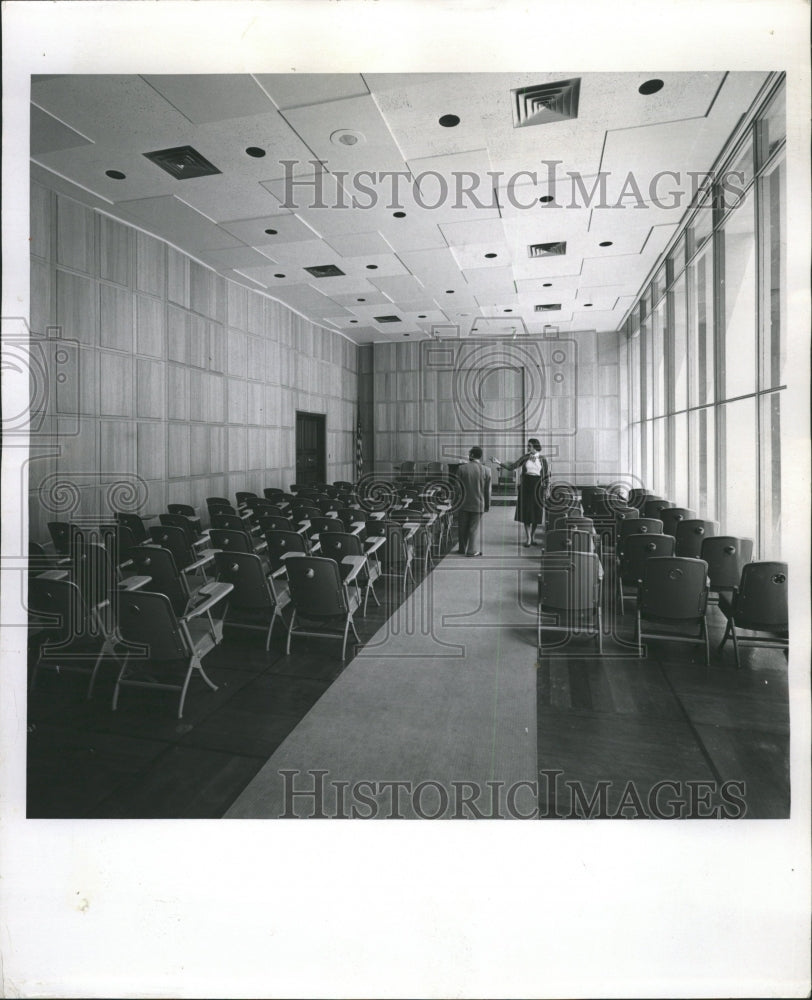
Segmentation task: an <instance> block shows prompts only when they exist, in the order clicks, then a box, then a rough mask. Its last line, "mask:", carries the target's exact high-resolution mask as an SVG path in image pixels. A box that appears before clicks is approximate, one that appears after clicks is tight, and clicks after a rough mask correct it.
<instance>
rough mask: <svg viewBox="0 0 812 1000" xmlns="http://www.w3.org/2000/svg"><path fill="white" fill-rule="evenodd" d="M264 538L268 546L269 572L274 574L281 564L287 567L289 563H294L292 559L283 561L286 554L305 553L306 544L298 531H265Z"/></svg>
mask: <svg viewBox="0 0 812 1000" xmlns="http://www.w3.org/2000/svg"><path fill="white" fill-rule="evenodd" d="M264 537H265V541H266V543H267V545H268V559H269V560H270V563H271V570H272V571H274V572H275V571H276V570H278V569H279V567H280V566H282V565H283V564H284V565H285V566H289V565H290V563H291V562H296V560H294V559H291V560H287V559H283V556H286V555H287V554H288V552H302V553H306V552H307V544H306V543H305V540H304V538H302V536H301V535H300V534H299V532H298V531H279V530H272V531H266V532H265V535H264Z"/></svg>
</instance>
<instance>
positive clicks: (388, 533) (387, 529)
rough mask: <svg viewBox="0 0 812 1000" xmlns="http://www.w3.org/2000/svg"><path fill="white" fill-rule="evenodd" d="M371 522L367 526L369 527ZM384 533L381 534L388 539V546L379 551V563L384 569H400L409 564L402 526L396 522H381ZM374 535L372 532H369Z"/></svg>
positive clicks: (383, 546)
mask: <svg viewBox="0 0 812 1000" xmlns="http://www.w3.org/2000/svg"><path fill="white" fill-rule="evenodd" d="M369 523H370V522H369V521H368V522H367V525H369ZM378 523H379V524H381V525H383V531H382V532H379V534H382V535H383V536H384V537H385V538H386V544H385V545H382V546H381V547H380V548H379V549H378V561H379V562H380V564H381V565H382V566H384V567H387V568H389V567H399V566H403V565H405V564H406V563H407V562H408V550H407V547H406V536H405V534H404V531H403V528H402V526H401V525H399V524H396V523H395V522H394V521H379V522H378ZM368 534H369V535H372V532H368Z"/></svg>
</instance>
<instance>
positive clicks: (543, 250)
mask: <svg viewBox="0 0 812 1000" xmlns="http://www.w3.org/2000/svg"><path fill="white" fill-rule="evenodd" d="M566 252H567V243H566V241H559V242H558V243H531V244H530V246H529V247H528V248H527V256H528V257H560V256H562V254H565V253H566Z"/></svg>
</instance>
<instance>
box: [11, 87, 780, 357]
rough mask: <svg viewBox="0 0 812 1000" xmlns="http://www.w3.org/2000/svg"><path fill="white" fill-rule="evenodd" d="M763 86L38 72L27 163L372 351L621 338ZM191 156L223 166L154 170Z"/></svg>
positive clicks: (124, 219) (61, 183)
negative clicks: (468, 341)
mask: <svg viewBox="0 0 812 1000" xmlns="http://www.w3.org/2000/svg"><path fill="white" fill-rule="evenodd" d="M766 78H767V74H765V73H751V72H740V73H727V74H725V73H665V74H662V73H660V74H657V73H577V72H572V73H566V74H562V73H555V74H545V73H519V74H503V73H478V74H463V73H456V74H439V73H438V74H417V73H415V74H363V75H360V74H359V75H355V74H318V75H306V74H297V73H291V74H272V75H262V74H254V75H249V74H245V75H195V76H183V75H176V76H103V75H77V76H69V75H53V76H35V77H33V78H32V83H31V99H32V114H31V157H32V161H33V163H34V164H36V165H37V167H36V168H35V175H36V171H37V170H38V169H42V170H45V171H48V172H49V173H50V175H51V180H52V182H54V183H57V184H59V185H61V187H62V189H64V190H70V191H72V192H73V193H75V194H77V195H78V196H80V197H82V198H84V199H85V200H87V201H89V202H90V203H91V204H93V205H95V206H96V207H99V208H101V209H102V210H103V211H105V212H107V213H108V214H110V215H112V216H114V217H116V218H119V219H122V220H123V221H125V222H128V223H131V224H134V225H136V226H138V227H139V228H141V229H144V230H146V231H147V232H150V233H153V234H155V235H156V236H159V237H162V238H163V239H166V240H168V241H169V242H171V243H172V244H174V245H175V246H177V247H179V248H180V249H182V250H184V251H186V252H187V253H189V254H190V255H192V256H193V257H195V258H196V259H198V260H200V261H202V262H204V263H206V264H208V265H210V266H211V267H213V268H215V269H216V270H217V271H219V272H220V273H222V274H224V275H226V276H227V277H229V278H231V279H233V280H236V281H240V282H242V283H243V284H245V285H248V286H249V287H251V288H256V289H260V290H262V291H263V292H265V293H267V294H268V295H269V296H271V297H273V298H274V299H278V300H279V301H281V302H283V303H286V304H287V305H288V306H290V307H291V308H292V309H294V310H295V311H296V312H298V313H300V314H302V315H304V316H306V317H307V318H308V319H310V320H312V321H313V322H315V323H318V324H320V325H322V326H324V327H327V328H329V329H333V330H338V331H340V332H341V333H343V334H345V335H346V336H347V337H349V338H350V339H352V340H353V341H355V342H356V343H368V342H372V341H390V340H398V339H400V338H402V337H404V336H410V337H414V338H420V337H426V336H431V335H433V334H436V333H441V334H442V335H444V336H449V335H460V336H471V335H472V334H473V335H483V334H487V335H491V334H512V333H517V334H522V333H525V332H527V333H531V334H532V333H540V332H542V330H543V328H544V326H545V325H547V324H550V325H553V326H554V327H556V328H557V329H558V330H560V331H562V332H571V331H574V330H585V329H597V330H598V331H599V332H610V331H613V330H616V329H617V328H618V326H619V325H620V322H621V321H622V319H623V317H624V315H625V313H626V310H627V309H628V308H629V306H630V305H631V304H632V302H633V300H634V298H635V296H636V295H637V293H638V292H639V290H640V288H641V285H642V283H643V282H644V280H645V278H646V276H647V274H648V273H649V271H650V270H651V268H652V267H653V265H654V264H655V263H656V261H657V259H658V258H659V256H660V255H661V254H662V252H663V250H664V249H665V247H666V245H667V244H668V242H669V240H670V239H671V237H672V236H673V234H674V231H675V229H676V227H677V224H678V222H679V220H680V218H681V217H682V215H683V214H684V212H685V209H686V207H687V205H688V202H689V200H690V195H691V191H692V185H693V184H694V183H695V181H694V179H693V178H692V177H691V172H695V173H696V172H701V171H704V170H708V169H709V168H710V167H711V166H712V164H713V163H714V160H715V159H716V157H717V156H718V154H719V152H720V150H721V149H722V147H723V145H724V143H725V141H726V139H727V138H728V136H729V135H730V133H731V132H732V131H733V129H734V128H735V126H736V124H737V123H738V121H739V119H740V117H741V115H742V114H743V113H744V112H746V110H747V109H748V107H749V106H750V104H751V103H752V101H753V100H754V98H755V97H756V95H757V93H758V91H759V89H760V87H761V86H762V84H763V83H764V81H765V79H766ZM653 79H657V80H658V81H660V82H661V83H662V86H660V87H659V89H655V87H654V86H651V87H647V86H646V84H647V83H648V81H651V80H653ZM641 87H642V89H643V92H642V93H641V90H640V88H641ZM528 88H533V89H530V90H528ZM535 88H537V92H534V89H535ZM649 89H650V90H652V91H654V92H652V93H648V94H647V93H645V91H646V90H649ZM517 92H518V93H517ZM573 111H575V112H576V116H575V117H572V113H573ZM520 114H522V115H526V116H527V120H526V123H525V124H521V125H517V124H516V118H517V116H519V115H520ZM446 116H453V118H451V119H450V120H449V119H448V118H447V117H446ZM455 118H456V119H458V121H456V122H455V121H454V119H455ZM441 119H443V123H441V121H440V120H441ZM521 120H523V119H522V118H519V121H521ZM184 146H191V147H193V149H194V150H195V151H196V152H197V153H199V154H200V155H201V156H202V157H203V158H205V160H207V161H209V163H210V164H211V165H213V166H214V167H215V168H216V169H217V171H218V172H217V173H214V174H211V175H209V176H197V177H191V176H183V177H182V178H180V179H178V178H176V177H173V176H171V175H170V174H169V173H166V172H165V171H164V170H162V169H161V168H160V167H159V166H157V165H156V164H155V163H154V162H152V161H151V160H150V159H148V158H147V157H146V156H145V155H144V154H145V153H150V152H154V151H158V150H165V149H176V148H178V147H184ZM246 150H250V151H251V152H246ZM252 154H253V155H252ZM285 161H287V165H285ZM314 161H319V162H318V163H317V164H315V165H314ZM185 169H186V170H187V171H188V170H189V166H188V164H187V165H186V167H185ZM108 171H114V172H117V173H118V174H121V175H124V176H123V177H111V176H108ZM362 171H364V172H366V173H361V172H362ZM398 172H400V173H398ZM663 172H667V173H663ZM54 175H55V176H54ZM601 175H602V176H603V180H602V181H600V182H599V177H600V176H601ZM658 176H659V179H657V178H658ZM596 184H598V187H597V188H596V189H595V191H594V194H591V192H592V190H593V187H594V185H596ZM601 184H604V185H605V188H604V189H603V191H604V193H603V194H602V188H601V186H600V185H601ZM395 185H396V187H395ZM74 186H76V187H74ZM393 187H394V190H393ZM77 188H78V189H81V190H77ZM393 195H394V198H393ZM539 199H545V200H544V201H540V200H539ZM353 202H354V203H353ZM396 212H397V213H398V214H397V215H396V214H395V213H396ZM404 213H405V214H404ZM531 246H535V247H537V249H536V251H534V252H533V253H532V254H531V251H530V249H529V248H530V247H531ZM328 265H332V266H333V269H336V268H337V269H338V270H339V271H340V272H342V273H340V274H336V273H335V270H333V273H332V276H325V277H320V276H317V275H314V274H313V273H312V272H310V271H308V270H306V269H307V268H324V267H326V266H328ZM540 307H541V308H540Z"/></svg>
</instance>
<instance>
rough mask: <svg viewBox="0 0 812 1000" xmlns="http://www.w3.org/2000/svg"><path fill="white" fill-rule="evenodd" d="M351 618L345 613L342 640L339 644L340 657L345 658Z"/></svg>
mask: <svg viewBox="0 0 812 1000" xmlns="http://www.w3.org/2000/svg"><path fill="white" fill-rule="evenodd" d="M350 621H351V618H350V616H349V615H347V620H346V621H345V622H344V641H343V642H342V644H341V659H342V660H345V659H346V658H347V633H348V632H349V630H350Z"/></svg>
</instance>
